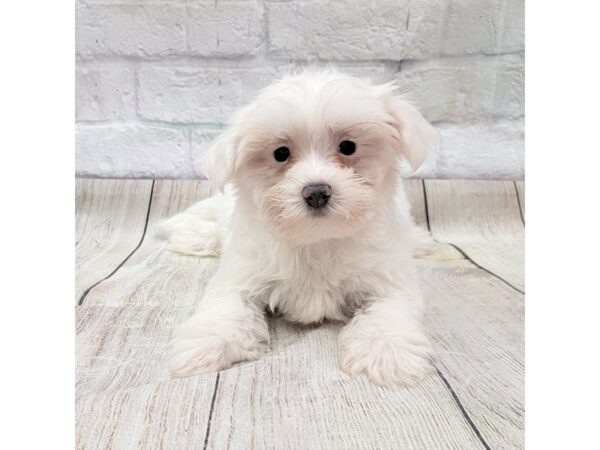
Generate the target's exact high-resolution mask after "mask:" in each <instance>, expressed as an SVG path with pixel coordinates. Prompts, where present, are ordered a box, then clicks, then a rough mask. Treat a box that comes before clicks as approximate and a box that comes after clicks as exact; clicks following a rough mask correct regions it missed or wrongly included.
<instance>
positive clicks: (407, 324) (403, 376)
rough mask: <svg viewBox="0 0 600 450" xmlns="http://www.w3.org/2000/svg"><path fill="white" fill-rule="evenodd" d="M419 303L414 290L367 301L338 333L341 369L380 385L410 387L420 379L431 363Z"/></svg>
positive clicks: (400, 291) (416, 292) (393, 291)
mask: <svg viewBox="0 0 600 450" xmlns="http://www.w3.org/2000/svg"><path fill="white" fill-rule="evenodd" d="M421 303H422V302H421V300H420V294H419V293H418V291H417V290H416V289H406V288H404V289H400V288H397V289H393V290H392V291H391V292H389V294H388V295H386V296H381V297H373V298H371V299H370V302H369V304H368V306H366V307H365V308H364V309H363V310H360V311H359V312H357V314H356V315H355V316H354V318H353V319H352V320H351V321H350V323H349V324H347V325H346V326H345V327H344V329H343V330H342V332H341V334H340V337H339V352H340V362H341V366H342V369H343V370H344V371H345V372H346V373H348V374H351V375H356V374H360V373H364V374H366V375H367V376H368V377H369V378H370V379H371V381H373V382H374V383H376V384H380V385H384V386H389V385H394V384H404V385H411V384H415V383H417V382H418V381H420V380H421V379H422V378H424V377H425V376H426V375H427V373H428V372H430V370H431V369H432V364H431V361H430V356H431V347H430V344H429V341H428V339H427V337H426V336H425V333H424V330H423V326H422V325H421V317H420V316H421V315H422V312H421V311H422V306H421Z"/></svg>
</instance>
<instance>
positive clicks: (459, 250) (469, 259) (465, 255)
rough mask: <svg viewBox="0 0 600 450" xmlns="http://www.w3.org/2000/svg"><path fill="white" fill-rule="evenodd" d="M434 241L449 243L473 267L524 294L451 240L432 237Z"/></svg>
mask: <svg viewBox="0 0 600 450" xmlns="http://www.w3.org/2000/svg"><path fill="white" fill-rule="evenodd" d="M434 240H435V241H436V242H438V243H440V244H446V245H449V246H451V247H453V248H454V249H456V251H458V252H459V253H460V254H461V255H462V256H463V258H465V259H466V260H467V261H469V262H470V263H471V264H473V265H474V266H475V267H477V268H478V269H481V270H483V271H484V272H486V273H488V274H490V275H491V276H493V277H494V278H496V279H498V280H500V281H502V282H503V283H504V284H506V285H507V286H509V287H511V288H512V289H514V290H515V291H517V292H520V293H521V294H523V295H525V292H524V291H522V290H521V289H519V288H518V287H516V286H514V285H513V284H511V283H510V282H508V281H507V280H505V279H504V278H502V277H501V276H500V275H497V274H495V273H494V272H492V271H491V270H489V269H486V268H485V267H483V266H482V265H480V264H479V263H477V262H475V261H474V260H473V259H472V258H471V257H470V256H469V255H467V254H466V253H465V251H464V250H463V249H461V248H460V247H459V246H458V245H456V244H453V243H452V242H441V241H438V240H437V239H434Z"/></svg>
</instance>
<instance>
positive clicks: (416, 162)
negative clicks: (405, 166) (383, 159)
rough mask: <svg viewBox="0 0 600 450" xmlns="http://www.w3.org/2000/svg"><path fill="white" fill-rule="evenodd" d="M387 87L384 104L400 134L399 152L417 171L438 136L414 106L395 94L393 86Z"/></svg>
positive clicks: (392, 123) (393, 125)
mask: <svg viewBox="0 0 600 450" xmlns="http://www.w3.org/2000/svg"><path fill="white" fill-rule="evenodd" d="M384 86H385V85H384ZM386 87H387V88H388V89H386V90H385V92H384V94H383V102H384V104H385V108H386V109H387V112H388V114H389V115H390V116H391V118H392V122H391V123H390V125H392V127H393V128H394V129H395V130H396V131H397V132H398V134H399V150H400V152H401V154H402V156H404V158H406V159H407V160H408V162H409V163H410V165H411V166H412V168H413V170H416V169H417V168H419V166H420V165H421V164H423V161H425V157H426V156H427V152H428V151H429V150H430V149H432V148H433V147H435V146H436V145H437V143H438V134H437V132H436V131H435V129H434V128H433V127H432V126H431V125H430V124H429V122H427V120H425V118H424V117H423V116H422V115H421V113H420V112H419V111H417V109H416V108H415V107H414V106H412V105H411V104H410V103H408V102H407V101H405V100H403V99H402V98H400V97H399V96H397V95H395V94H394V93H393V90H395V87H394V86H393V85H387V86H386ZM390 87H391V90H390Z"/></svg>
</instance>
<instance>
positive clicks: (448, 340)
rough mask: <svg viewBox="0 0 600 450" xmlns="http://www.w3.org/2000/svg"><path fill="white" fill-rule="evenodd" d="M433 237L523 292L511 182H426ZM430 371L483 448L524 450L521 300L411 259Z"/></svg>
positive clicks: (478, 274)
mask: <svg viewBox="0 0 600 450" xmlns="http://www.w3.org/2000/svg"><path fill="white" fill-rule="evenodd" d="M425 186H426V188H427V200H428V202H427V206H428V214H429V218H430V224H431V230H432V234H433V235H434V237H435V238H436V239H438V240H440V241H443V242H452V243H454V244H456V245H458V246H459V247H460V248H461V249H463V250H464V251H465V253H467V254H468V255H469V256H470V257H471V258H472V259H473V260H474V261H476V262H477V263H478V264H480V265H481V266H483V267H485V268H486V269H488V270H490V271H491V272H493V273H494V274H498V275H499V276H501V277H503V278H505V279H507V280H510V281H511V282H512V283H515V285H517V286H520V287H522V285H523V281H522V280H523V262H522V258H523V222H522V221H521V217H520V212H519V209H518V203H517V201H516V191H515V188H514V185H513V184H512V182H487V181H486V182H473V181H465V182H462V181H447V180H446V181H426V182H425ZM417 263H418V266H419V273H420V277H421V285H422V287H423V292H424V295H425V297H426V300H427V302H428V309H427V314H426V326H427V330H428V331H429V333H430V335H431V336H432V339H433V342H434V347H435V350H436V355H437V361H438V367H439V369H440V371H441V372H442V374H443V375H444V376H445V377H446V379H447V380H448V382H449V384H450V385H451V386H452V387H453V389H454V391H455V392H456V394H457V395H458V397H459V398H460V399H461V401H462V404H463V405H464V408H465V410H466V411H467V413H468V414H469V416H470V417H471V419H472V420H473V422H474V424H475V426H476V427H477V429H478V430H479V431H480V433H481V434H482V436H483V438H484V439H485V441H486V442H487V443H488V445H490V447H491V448H511V449H512V448H523V444H524V422H523V421H524V296H523V294H522V293H520V292H518V291H517V290H515V289H514V288H512V287H510V286H509V285H507V284H506V283H505V282H503V281H502V280H500V279H499V278H497V277H495V276H494V275H491V274H490V273H487V272H485V271H484V270H482V269H480V268H478V267H476V266H475V265H474V264H472V263H470V262H469V261H467V260H464V259H463V260H460V259H452V258H445V259H444V260H443V261H441V260H437V259H436V258H432V259H429V260H422V259H420V260H417Z"/></svg>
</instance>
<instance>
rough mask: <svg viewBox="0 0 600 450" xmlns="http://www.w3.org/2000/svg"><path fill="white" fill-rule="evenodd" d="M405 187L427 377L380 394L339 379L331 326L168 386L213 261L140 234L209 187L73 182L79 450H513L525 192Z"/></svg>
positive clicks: (296, 330)
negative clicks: (171, 364)
mask: <svg viewBox="0 0 600 450" xmlns="http://www.w3.org/2000/svg"><path fill="white" fill-rule="evenodd" d="M406 186H407V189H408V191H409V194H410V198H411V202H412V204H413V214H414V216H415V218H416V221H417V222H418V223H420V224H421V225H423V226H425V227H429V228H430V230H431V232H432V234H433V236H434V237H435V239H436V240H437V241H438V242H439V245H438V246H437V248H436V251H435V252H433V253H431V254H427V255H420V256H419V257H418V265H419V271H420V276H421V282H422V286H423V290H424V293H425V295H426V298H427V301H428V313H427V319H426V325H427V330H428V332H429V335H430V336H431V338H432V340H433V342H434V346H435V350H436V355H437V356H436V358H437V359H436V367H437V372H436V373H434V374H433V375H431V376H430V377H429V378H427V379H426V380H425V381H424V382H423V383H421V384H420V385H419V386H417V387H414V388H397V389H385V388H380V387H376V386H373V385H371V384H370V383H369V382H368V381H366V380H365V379H363V378H352V377H349V376H347V375H346V374H344V373H343V372H342V371H341V370H340V369H339V365H338V361H337V357H336V336H337V334H338V332H339V325H337V324H325V325H323V326H320V327H310V328H301V327H297V326H294V325H290V324H288V323H286V322H283V321H281V320H274V321H272V323H271V333H272V343H271V346H270V348H269V349H268V351H266V352H265V354H264V356H263V357H262V358H261V359H260V360H259V361H255V362H250V363H243V364H238V365H235V366H234V367H233V368H231V369H229V370H224V371H221V372H220V373H214V374H208V375H204V376H196V377H191V378H186V379H171V378H170V377H169V375H168V373H167V371H166V370H165V367H164V365H163V361H164V358H165V355H166V351H167V344H168V341H169V337H170V334H171V331H172V329H173V328H174V327H175V326H176V325H177V324H178V323H180V322H181V321H183V320H184V319H185V318H186V317H187V316H189V315H190V314H191V313H192V311H193V309H194V306H195V305H196V303H197V302H198V300H199V299H200V298H201V295H202V291H203V289H204V286H205V284H206V282H207V280H208V278H209V277H210V276H211V275H212V273H213V272H214V270H215V267H216V264H217V262H216V260H215V259H210V258H209V259H199V258H192V257H185V256H179V255H175V254H172V253H169V252H166V251H163V250H162V248H161V245H162V244H161V243H160V242H159V241H157V240H156V239H155V238H154V237H153V226H154V224H155V223H156V221H158V220H160V219H162V218H164V217H168V216H171V215H172V214H174V213H176V212H178V211H181V210H182V209H184V208H186V207H187V206H189V205H191V204H192V203H193V202H195V201H197V200H199V199H202V198H203V197H205V196H206V195H208V193H209V189H208V187H207V184H206V182H202V181H189V180H188V181H166V180H160V181H159V180H156V181H152V180H136V181H132V180H128V181H125V180H90V179H78V180H77V200H76V201H77V203H76V215H77V217H76V239H77V244H76V258H77V267H76V298H75V303H76V306H75V308H76V317H77V327H76V332H77V338H76V349H77V355H76V358H77V359H76V361H77V375H76V376H77V386H76V389H77V393H76V422H77V423H76V434H77V448H79V449H203V448H209V449H225V448H230V449H480V448H492V449H512V448H522V447H523V443H524V430H523V419H524V405H523V402H524V336H523V323H524V293H523V292H524V274H523V269H524V257H523V255H524V252H523V238H524V220H523V212H524V211H523V210H524V207H525V201H524V200H525V199H524V186H523V183H522V182H512V181H449V180H436V181H425V182H422V181H420V180H410V181H407V182H406Z"/></svg>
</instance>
